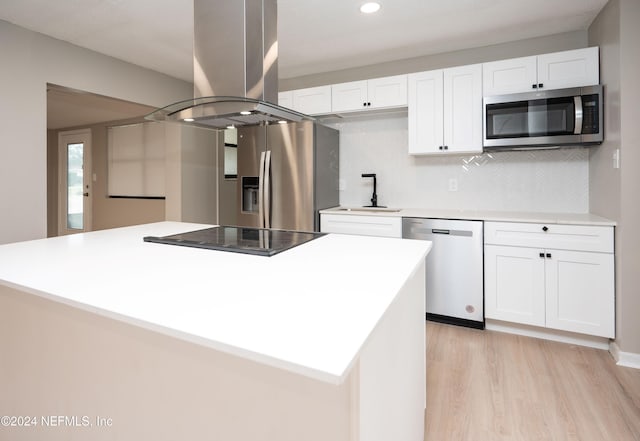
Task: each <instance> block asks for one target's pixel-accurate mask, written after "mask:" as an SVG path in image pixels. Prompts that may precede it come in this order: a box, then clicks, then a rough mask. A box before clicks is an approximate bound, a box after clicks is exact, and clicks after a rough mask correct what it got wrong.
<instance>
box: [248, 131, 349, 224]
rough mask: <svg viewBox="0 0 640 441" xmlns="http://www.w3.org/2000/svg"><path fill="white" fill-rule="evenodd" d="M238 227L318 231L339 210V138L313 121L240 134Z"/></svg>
mask: <svg viewBox="0 0 640 441" xmlns="http://www.w3.org/2000/svg"><path fill="white" fill-rule="evenodd" d="M237 153H238V193H237V194H238V204H237V222H238V225H240V226H251V227H260V228H273V229H282V230H296V231H319V230H320V215H319V213H318V212H319V210H322V209H324V208H330V207H335V206H337V205H338V204H339V194H338V165H339V132H338V131H337V130H335V129H332V128H329V127H326V126H323V125H321V124H318V123H315V122H312V121H303V122H296V123H287V124H269V125H260V126H246V127H239V128H238V151H237Z"/></svg>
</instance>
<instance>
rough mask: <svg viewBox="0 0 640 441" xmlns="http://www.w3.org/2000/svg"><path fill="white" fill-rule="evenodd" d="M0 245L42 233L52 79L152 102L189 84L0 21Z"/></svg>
mask: <svg viewBox="0 0 640 441" xmlns="http://www.w3.org/2000/svg"><path fill="white" fill-rule="evenodd" d="M0 42H1V43H0V60H2V68H1V69H0V97H1V99H0V227H1V228H0V244H1V243H7V242H14V241H19V240H28V239H37V238H44V237H46V235H47V179H46V178H47V116H46V107H47V102H46V100H47V98H46V84H47V83H52V84H57V85H61V86H65V87H70V88H74V89H79V90H84V91H89V92H92V93H96V94H100V95H106V96H112V97H115V98H120V99H123V100H127V101H133V102H137V103H140V104H146V105H150V106H154V107H159V106H164V105H167V104H170V103H172V102H175V101H178V100H181V99H186V98H189V97H191V96H192V93H193V89H192V85H191V84H190V83H187V82H184V81H181V80H177V79H174V78H171V77H168V76H166V75H163V74H159V73H157V72H153V71H151V70H148V69H143V68H141V67H138V66H135V65H132V64H129V63H125V62H122V61H118V60H116V59H114V58H111V57H107V56H104V55H100V54H98V53H96V52H92V51H89V50H86V49H82V48H80V47H77V46H73V45H71V44H68V43H65V42H62V41H60V40H55V39H53V38H49V37H46V36H44V35H42V34H38V33H35V32H31V31H28V30H25V29H22V28H20V27H17V26H14V25H12V24H10V23H7V22H4V21H0Z"/></svg>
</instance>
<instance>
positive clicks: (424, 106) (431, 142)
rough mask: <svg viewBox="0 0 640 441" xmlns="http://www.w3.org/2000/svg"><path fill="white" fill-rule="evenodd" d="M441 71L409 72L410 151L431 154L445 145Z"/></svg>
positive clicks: (411, 152)
mask: <svg viewBox="0 0 640 441" xmlns="http://www.w3.org/2000/svg"><path fill="white" fill-rule="evenodd" d="M443 100H444V79H443V73H442V70H431V71H428V72H419V73H413V74H409V111H408V118H409V121H408V125H409V154H411V155H418V154H424V153H434V152H437V151H438V148H439V147H441V146H443V145H444V131H443V127H444V120H443V113H442V112H443Z"/></svg>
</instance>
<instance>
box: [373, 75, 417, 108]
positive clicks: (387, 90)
mask: <svg viewBox="0 0 640 441" xmlns="http://www.w3.org/2000/svg"><path fill="white" fill-rule="evenodd" d="M367 95H368V100H367V102H368V103H371V106H370V107H371V108H372V109H380V108H386V107H402V106H406V105H407V75H396V76H393V77H384V78H374V79H373V80H369V81H367Z"/></svg>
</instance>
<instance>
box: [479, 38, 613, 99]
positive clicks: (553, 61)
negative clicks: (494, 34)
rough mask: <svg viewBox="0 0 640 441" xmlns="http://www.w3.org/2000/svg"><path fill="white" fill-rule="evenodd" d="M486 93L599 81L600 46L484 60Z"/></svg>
mask: <svg viewBox="0 0 640 441" xmlns="http://www.w3.org/2000/svg"><path fill="white" fill-rule="evenodd" d="M482 77H483V95H484V96H492V95H504V94H508V93H520V92H530V91H532V90H539V89H543V90H549V89H563V88H567V87H582V86H592V85H594V84H599V82H600V72H599V50H598V47H589V48H585V49H575V50H571V51H563V52H554V53H551V54H544V55H538V56H531V57H521V58H511V59H508V60H500V61H494V62H491V63H484V64H483V73H482Z"/></svg>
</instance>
